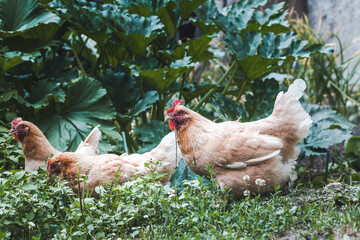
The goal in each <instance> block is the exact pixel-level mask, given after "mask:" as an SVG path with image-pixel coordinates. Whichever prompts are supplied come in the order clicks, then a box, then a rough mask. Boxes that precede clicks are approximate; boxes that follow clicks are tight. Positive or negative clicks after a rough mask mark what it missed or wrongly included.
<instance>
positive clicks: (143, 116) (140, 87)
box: [139, 78, 147, 124]
mask: <svg viewBox="0 0 360 240" xmlns="http://www.w3.org/2000/svg"><path fill="white" fill-rule="evenodd" d="M139 92H140V99H143V98H144V80H143V79H142V78H140V79H139ZM140 115H141V119H142V121H143V123H144V124H145V123H147V118H146V112H142V113H140Z"/></svg>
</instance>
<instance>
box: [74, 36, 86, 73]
mask: <svg viewBox="0 0 360 240" xmlns="http://www.w3.org/2000/svg"><path fill="white" fill-rule="evenodd" d="M71 49H72V51H73V53H74V56H75V59H76V62H77V63H78V65H79V67H80V70H81V72H82V74H83V75H84V76H85V77H87V75H86V72H85V69H84V67H83V65H82V63H81V61H80V58H79V55H78V54H77V52H76V51H75V48H74V45H73V43H71Z"/></svg>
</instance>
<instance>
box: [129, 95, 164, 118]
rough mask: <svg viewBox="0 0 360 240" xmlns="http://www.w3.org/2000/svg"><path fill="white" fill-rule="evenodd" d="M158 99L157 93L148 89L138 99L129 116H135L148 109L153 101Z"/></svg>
mask: <svg viewBox="0 0 360 240" xmlns="http://www.w3.org/2000/svg"><path fill="white" fill-rule="evenodd" d="M158 100H159V95H158V93H157V92H156V91H148V92H146V93H145V94H144V97H143V98H142V99H140V100H139V101H138V102H137V103H136V104H135V106H134V108H133V109H132V110H131V112H130V113H129V115H130V116H137V115H139V114H140V113H142V112H144V111H146V110H147V109H149V108H150V107H151V106H152V105H153V104H154V103H156V102H157V101H158Z"/></svg>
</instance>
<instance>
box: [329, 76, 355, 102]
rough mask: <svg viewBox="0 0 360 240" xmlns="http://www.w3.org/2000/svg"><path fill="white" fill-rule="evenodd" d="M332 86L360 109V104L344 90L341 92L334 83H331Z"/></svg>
mask: <svg viewBox="0 0 360 240" xmlns="http://www.w3.org/2000/svg"><path fill="white" fill-rule="evenodd" d="M329 82H330V84H331V85H332V86H333V87H334V88H335V89H336V90H337V91H338V92H339V93H341V94H342V95H343V96H344V97H345V98H347V99H348V100H350V101H351V102H353V103H354V104H355V105H356V106H358V107H360V103H359V102H357V101H356V100H355V99H353V98H352V97H350V96H348V95H347V94H346V93H345V92H344V91H343V90H341V89H340V88H339V87H338V86H336V84H335V83H334V82H333V81H331V80H330V81H329Z"/></svg>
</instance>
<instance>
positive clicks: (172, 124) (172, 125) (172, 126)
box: [169, 121, 175, 131]
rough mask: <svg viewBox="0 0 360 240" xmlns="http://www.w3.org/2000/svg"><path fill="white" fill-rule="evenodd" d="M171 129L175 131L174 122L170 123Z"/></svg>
mask: <svg viewBox="0 0 360 240" xmlns="http://www.w3.org/2000/svg"><path fill="white" fill-rule="evenodd" d="M169 127H170V129H171V131H174V130H175V124H174V123H173V122H172V121H169Z"/></svg>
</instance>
